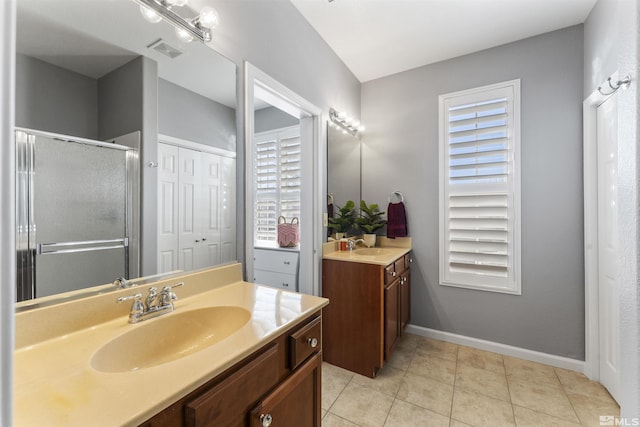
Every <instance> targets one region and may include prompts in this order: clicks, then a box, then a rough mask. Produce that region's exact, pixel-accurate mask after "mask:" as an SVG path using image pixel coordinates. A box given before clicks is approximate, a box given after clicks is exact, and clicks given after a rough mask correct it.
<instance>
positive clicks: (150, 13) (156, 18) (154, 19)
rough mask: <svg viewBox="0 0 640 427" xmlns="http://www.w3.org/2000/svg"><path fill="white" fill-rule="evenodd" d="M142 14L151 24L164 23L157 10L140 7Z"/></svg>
mask: <svg viewBox="0 0 640 427" xmlns="http://www.w3.org/2000/svg"><path fill="white" fill-rule="evenodd" d="M140 13H141V14H142V16H143V17H144V19H146V20H147V21H149V22H151V23H152V24H157V23H158V22H160V21H162V16H160V15H158V13H157V12H156V11H155V10H153V9H151V8H149V7H147V6H140Z"/></svg>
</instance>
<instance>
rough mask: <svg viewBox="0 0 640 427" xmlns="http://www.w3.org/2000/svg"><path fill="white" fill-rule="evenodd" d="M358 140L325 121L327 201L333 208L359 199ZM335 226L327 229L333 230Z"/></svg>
mask: <svg viewBox="0 0 640 427" xmlns="http://www.w3.org/2000/svg"><path fill="white" fill-rule="evenodd" d="M361 166H362V165H361V140H360V137H359V136H358V135H356V136H354V135H352V134H350V133H348V132H346V131H344V130H343V129H342V128H340V127H338V126H337V125H334V124H332V123H329V124H328V125H327V193H328V197H327V203H328V204H329V203H332V204H333V209H334V211H335V210H337V209H338V207H342V206H343V205H344V204H345V202H346V201H347V200H353V201H354V202H355V204H356V206H359V203H360V199H361V173H360V170H361ZM333 232H335V230H331V229H329V233H330V234H333Z"/></svg>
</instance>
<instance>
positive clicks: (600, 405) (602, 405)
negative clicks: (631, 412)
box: [566, 384, 620, 426]
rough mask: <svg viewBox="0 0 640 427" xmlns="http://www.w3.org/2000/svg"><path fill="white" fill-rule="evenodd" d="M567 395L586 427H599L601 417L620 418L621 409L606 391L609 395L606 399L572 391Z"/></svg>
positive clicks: (568, 391)
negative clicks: (611, 416)
mask: <svg viewBox="0 0 640 427" xmlns="http://www.w3.org/2000/svg"><path fill="white" fill-rule="evenodd" d="M598 385H599V384H598ZM603 389H604V387H603ZM566 393H567V396H569V400H570V401H571V403H572V405H573V408H574V409H575V411H576V413H577V414H578V418H580V421H581V422H582V424H583V425H584V426H599V425H600V417H601V416H605V415H613V416H616V417H618V416H620V407H619V406H618V404H617V403H616V402H615V401H614V400H613V399H612V398H611V397H609V394H608V393H607V392H606V391H605V392H604V393H607V398H606V399H605V398H603V396H602V395H599V394H597V393H595V394H593V395H588V394H586V393H584V392H576V391H572V390H567V391H566Z"/></svg>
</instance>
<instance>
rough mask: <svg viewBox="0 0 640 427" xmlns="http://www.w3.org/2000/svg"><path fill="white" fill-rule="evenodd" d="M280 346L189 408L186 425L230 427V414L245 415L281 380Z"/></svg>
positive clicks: (250, 363)
mask: <svg viewBox="0 0 640 427" xmlns="http://www.w3.org/2000/svg"><path fill="white" fill-rule="evenodd" d="M278 347H279V346H278V345H277V344H274V345H272V346H271V347H269V348H268V349H267V350H265V351H264V352H263V353H262V354H260V355H259V356H258V357H257V358H255V359H254V360H252V361H251V362H249V363H247V364H246V365H245V366H243V367H242V368H241V369H240V370H239V371H237V372H235V373H234V374H232V375H231V376H229V377H228V378H227V379H225V380H224V381H222V382H221V383H220V384H218V385H216V386H215V387H213V388H212V389H211V390H209V391H207V392H205V393H203V394H202V395H200V396H199V397H197V398H196V399H194V400H192V401H191V402H188V403H187V404H186V405H185V409H184V410H185V417H186V425H187V426H190V427H198V426H207V425H228V424H229V423H230V420H229V414H242V413H245V412H246V411H247V410H248V409H249V408H248V407H245V406H246V405H247V403H249V404H251V405H253V402H257V401H258V400H259V399H260V398H261V397H262V396H263V395H264V394H265V393H266V392H267V391H269V390H270V389H271V388H272V387H273V386H274V385H276V384H277V383H278V381H279V379H278Z"/></svg>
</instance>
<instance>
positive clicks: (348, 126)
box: [329, 108, 363, 136]
mask: <svg viewBox="0 0 640 427" xmlns="http://www.w3.org/2000/svg"><path fill="white" fill-rule="evenodd" d="M329 119H330V120H331V121H332V122H333V123H334V124H335V125H336V126H339V127H341V128H342V129H343V130H344V131H345V132H347V133H349V134H351V135H352V136H356V135H357V134H358V132H359V131H361V130H362V129H363V128H362V127H361V126H359V124H358V123H357V122H352V121H351V120H350V119H348V118H347V116H346V114H344V113H339V112H338V111H336V110H335V109H334V108H330V109H329Z"/></svg>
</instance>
